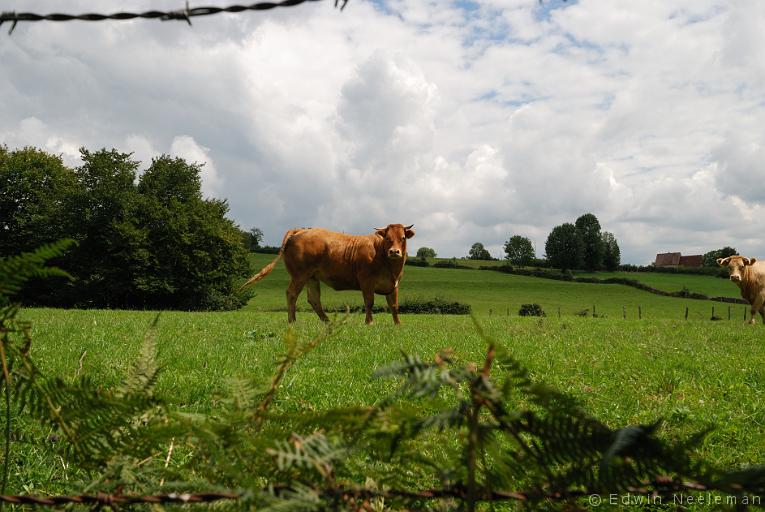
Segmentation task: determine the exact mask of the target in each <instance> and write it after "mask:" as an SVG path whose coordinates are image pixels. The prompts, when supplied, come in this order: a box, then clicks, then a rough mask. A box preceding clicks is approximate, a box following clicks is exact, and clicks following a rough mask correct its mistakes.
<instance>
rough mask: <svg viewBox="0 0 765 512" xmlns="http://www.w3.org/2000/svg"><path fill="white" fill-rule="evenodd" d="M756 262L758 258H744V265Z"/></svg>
mask: <svg viewBox="0 0 765 512" xmlns="http://www.w3.org/2000/svg"><path fill="white" fill-rule="evenodd" d="M755 261H757V258H744V265H751V264H753V263H754V262H755Z"/></svg>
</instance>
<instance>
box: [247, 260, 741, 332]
mask: <svg viewBox="0 0 765 512" xmlns="http://www.w3.org/2000/svg"><path fill="white" fill-rule="evenodd" d="M272 259H273V255H270V254H255V255H252V264H253V266H254V267H255V268H257V269H260V268H262V267H264V266H265V265H266V264H268V263H269V262H270V261H271V260H272ZM465 261H469V260H465ZM459 263H460V264H462V263H463V261H462V260H459ZM495 263H498V262H495ZM622 274H623V275H622ZM579 275H580V274H577V276H579ZM581 275H582V277H585V276H595V277H600V278H603V279H605V278H608V277H627V278H629V279H636V280H639V281H641V282H644V283H645V284H648V285H649V286H653V287H655V288H658V289H661V290H666V291H679V290H681V289H682V288H683V287H684V286H685V287H687V288H688V289H689V290H690V291H692V292H699V293H705V294H707V295H710V296H717V295H720V296H728V297H739V293H738V288H736V286H735V285H734V284H733V283H730V282H728V281H726V280H724V279H719V278H715V277H710V276H697V275H691V276H689V275H673V274H652V273H647V272H646V273H639V274H638V273H627V272H623V273H612V272H599V273H597V274H581ZM287 283H289V276H288V274H287V270H286V269H285V268H284V265H283V264H282V263H279V264H278V265H277V266H276V268H275V269H274V271H273V272H272V273H271V274H270V275H269V276H268V277H267V278H266V279H264V280H263V281H261V282H259V283H258V284H256V285H255V286H253V288H252V290H253V292H254V293H255V297H254V298H253V299H252V300H251V301H250V303H249V304H248V305H247V306H246V307H245V308H244V310H251V311H262V312H274V311H286V309H285V308H286V303H285V298H284V290H285V289H286V287H287ZM437 296H440V297H444V298H447V299H453V300H458V301H460V302H465V303H467V304H470V305H471V306H472V307H473V312H474V313H476V314H478V315H488V314H489V310H491V312H492V315H504V316H507V314H508V311H509V313H510V316H516V315H517V313H518V309H519V308H520V306H521V304H526V303H538V304H540V305H541V306H542V308H543V309H544V310H545V312H546V313H547V316H557V315H558V309H560V313H561V316H570V315H576V314H577V313H580V312H582V311H583V310H585V309H589V310H590V314H591V313H592V308H593V306H594V307H595V312H596V313H597V314H598V315H605V316H606V317H608V318H620V319H622V318H623V317H624V313H625V312H626V315H627V318H628V319H631V318H637V317H638V307H640V310H641V312H642V317H643V318H644V319H660V318H662V319H683V318H684V315H685V308H686V307H687V308H688V311H689V313H688V317H689V319H696V320H702V319H707V320H708V319H709V318H711V316H712V308H713V307H714V308H715V315H716V316H718V317H724V318H725V319H727V315H728V304H724V303H720V302H712V301H700V300H691V299H678V298H671V297H662V296H659V295H654V294H651V293H648V292H644V291H639V290H636V289H634V288H630V287H628V286H623V285H616V284H597V285H596V284H584V283H574V282H566V281H555V280H551V279H540V278H536V277H527V276H516V275H510V274H502V273H500V272H492V271H488V270H468V269H446V268H433V267H414V266H408V267H405V269H404V278H403V280H402V284H401V288H400V292H399V301H400V302H404V301H406V300H407V298H408V297H409V298H424V299H431V298H433V297H437ZM305 297H306V296H305V292H303V294H302V295H301V297H300V299H299V300H298V308H299V309H298V311H299V312H302V314H303V315H306V314H307V315H308V316H312V315H314V313H313V311H312V310H311V308H310V306H309V305H308V302H307V301H306V298H305ZM321 300H322V304H323V305H324V306H325V307H329V308H341V307H342V306H343V305H345V304H352V305H361V304H363V303H362V300H361V293H360V292H352V291H347V292H336V291H334V290H332V289H330V288H329V287H327V286H326V285H322V287H321ZM375 304H379V305H385V297H383V296H380V295H378V296H376V297H375ZM747 311H748V309H747V307H745V306H743V305H731V318H732V319H733V320H739V319H741V320H743V315H744V313H745V312H747ZM284 316H285V318H286V313H284ZM314 316H315V315H314ZM384 321H386V322H388V321H390V319H389V318H386V319H385V320H384Z"/></svg>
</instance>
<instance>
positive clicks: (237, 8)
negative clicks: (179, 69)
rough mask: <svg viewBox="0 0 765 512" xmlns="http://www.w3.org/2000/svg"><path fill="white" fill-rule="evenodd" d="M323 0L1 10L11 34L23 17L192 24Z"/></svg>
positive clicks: (342, 3) (0, 16) (342, 4)
mask: <svg viewBox="0 0 765 512" xmlns="http://www.w3.org/2000/svg"><path fill="white" fill-rule="evenodd" d="M320 1H321V0H282V1H280V2H258V3H255V4H250V5H229V6H227V7H214V6H202V7H189V3H188V1H187V2H186V6H185V7H184V8H183V9H176V10H172V11H145V12H116V13H112V14H98V13H86V14H62V13H52V14H35V13H32V12H15V11H3V12H0V25H2V24H3V23H6V22H10V23H11V29H10V30H9V31H8V34H9V35H10V34H12V33H13V30H14V29H15V28H16V25H17V24H18V23H19V22H20V21H73V20H80V21H104V20H119V21H124V20H134V19H137V18H141V19H159V20H161V21H172V20H179V21H185V22H187V23H188V24H189V25H191V18H194V17H196V16H211V15H213V14H220V13H222V12H228V13H240V12H244V11H267V10H270V9H276V8H278V7H294V6H296V5H300V4H303V3H306V2H320ZM347 4H348V0H335V7H338V5H339V6H340V10H341V11H342V10H343V9H345V6H346V5H347Z"/></svg>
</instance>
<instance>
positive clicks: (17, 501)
mask: <svg viewBox="0 0 765 512" xmlns="http://www.w3.org/2000/svg"><path fill="white" fill-rule="evenodd" d="M240 497H241V496H240V495H239V494H236V493H232V492H207V493H196V494H184V493H169V494H154V495H151V496H131V495H120V494H105V493H99V494H82V495H77V496H5V495H0V502H3V503H12V504H14V505H37V506H45V507H55V506H59V505H66V504H68V503H77V504H84V505H99V506H104V507H112V506H115V505H134V504H137V503H161V504H181V505H183V504H186V503H212V502H214V501H221V500H238V499H239V498H240Z"/></svg>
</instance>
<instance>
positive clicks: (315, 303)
mask: <svg viewBox="0 0 765 512" xmlns="http://www.w3.org/2000/svg"><path fill="white" fill-rule="evenodd" d="M306 284H307V291H308V303H309V304H310V305H311V307H312V308H313V310H314V311H316V314H317V315H319V318H321V321H322V322H329V317H327V315H326V313H324V309H323V308H322V307H321V287H320V283H319V280H318V279H316V278H313V277H312V278H311V279H309V280H308V283H306Z"/></svg>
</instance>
